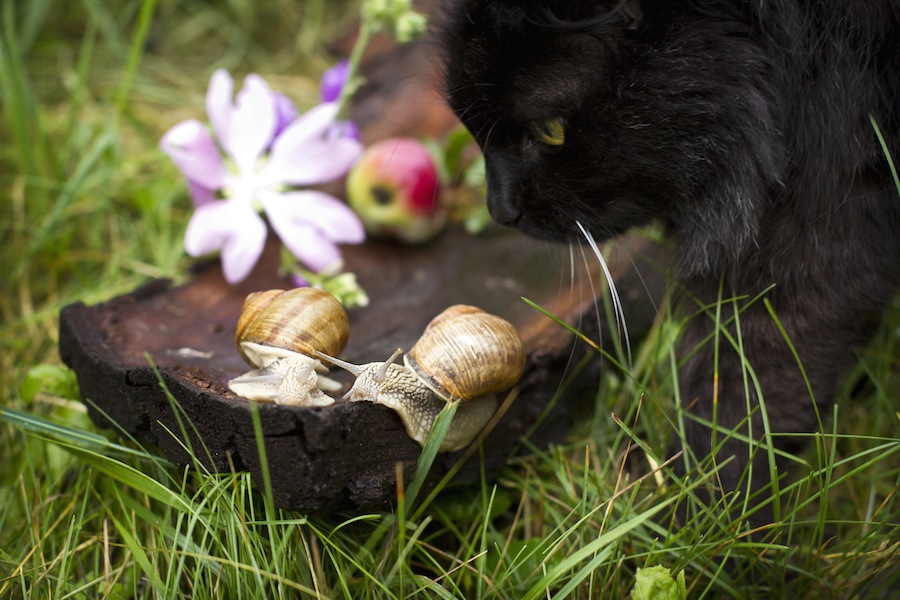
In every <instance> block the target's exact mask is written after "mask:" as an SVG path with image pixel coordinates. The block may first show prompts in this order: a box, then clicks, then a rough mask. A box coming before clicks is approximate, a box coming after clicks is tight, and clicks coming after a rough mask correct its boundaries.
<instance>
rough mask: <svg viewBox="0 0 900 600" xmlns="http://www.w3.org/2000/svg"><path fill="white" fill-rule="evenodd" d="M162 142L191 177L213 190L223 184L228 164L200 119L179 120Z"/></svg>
mask: <svg viewBox="0 0 900 600" xmlns="http://www.w3.org/2000/svg"><path fill="white" fill-rule="evenodd" d="M159 145H160V147H161V148H162V150H163V152H165V153H166V154H168V155H169V157H171V159H172V161H173V162H174V163H175V165H176V166H177V167H178V169H179V170H180V171H181V172H182V173H183V174H184V176H185V177H187V179H188V180H189V181H191V182H194V183H197V184H200V185H201V186H203V187H205V188H207V189H211V190H216V189H219V188H221V187H222V184H223V182H224V180H225V174H226V173H227V171H226V168H225V164H224V163H223V162H222V156H221V155H220V154H219V149H218V148H217V147H216V143H215V141H213V138H212V136H211V135H210V134H209V131H208V130H207V129H206V127H205V126H204V125H203V124H202V123H200V121H197V120H194V119H191V120H188V121H182V122H181V123H178V124H177V125H175V126H174V127H172V128H171V129H169V131H167V132H166V133H165V135H163V137H162V140H160V143H159Z"/></svg>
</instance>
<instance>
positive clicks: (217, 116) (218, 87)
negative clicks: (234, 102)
mask: <svg viewBox="0 0 900 600" xmlns="http://www.w3.org/2000/svg"><path fill="white" fill-rule="evenodd" d="M233 94H234V82H233V81H232V80H231V75H229V74H228V71H226V70H225V69H218V70H217V71H216V72H215V73H213V74H212V77H211V78H210V80H209V88H207V90H206V114H207V115H209V122H210V123H212V127H213V133H215V134H216V138H217V139H218V140H219V142H220V143H222V142H223V141H224V140H227V139H228V129H229V123H230V121H231V110H232V107H231V97H232V95H233Z"/></svg>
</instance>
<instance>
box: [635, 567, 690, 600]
mask: <svg viewBox="0 0 900 600" xmlns="http://www.w3.org/2000/svg"><path fill="white" fill-rule="evenodd" d="M685 598H687V586H686V585H685V583H684V571H680V572H679V573H678V576H677V577H672V571H670V570H669V569H667V568H666V567H663V566H662V565H656V566H655V567H644V568H640V567H638V570H637V574H635V576H634V588H633V589H632V590H631V600H684V599H685Z"/></svg>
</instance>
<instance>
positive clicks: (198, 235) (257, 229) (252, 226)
mask: <svg viewBox="0 0 900 600" xmlns="http://www.w3.org/2000/svg"><path fill="white" fill-rule="evenodd" d="M265 241H266V224H265V222H263V220H262V219H261V218H260V217H259V215H257V214H256V213H255V212H253V211H252V210H250V209H248V208H247V206H246V205H241V204H238V203H235V202H227V201H219V202H212V203H210V204H205V205H203V206H201V207H200V208H198V209H197V210H196V211H194V215H193V216H192V217H191V220H190V222H189V223H188V227H187V231H186V232H185V235H184V248H185V250H186V251H187V253H188V254H189V255H191V256H202V255H204V254H209V253H210V252H214V251H216V250H219V251H220V252H221V258H222V274H223V275H224V276H225V281H227V282H228V283H231V284H234V283H238V282H240V281H242V280H243V279H245V278H246V277H247V275H249V274H250V271H252V270H253V267H254V265H255V264H256V261H257V260H259V256H260V255H261V254H262V251H263V247H264V246H265Z"/></svg>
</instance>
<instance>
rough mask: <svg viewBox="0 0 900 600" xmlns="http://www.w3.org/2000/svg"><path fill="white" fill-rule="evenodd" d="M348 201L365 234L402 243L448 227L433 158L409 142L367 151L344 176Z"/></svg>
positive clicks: (397, 139)
mask: <svg viewBox="0 0 900 600" xmlns="http://www.w3.org/2000/svg"><path fill="white" fill-rule="evenodd" d="M347 200H348V202H349V203H350V207H351V208H353V210H354V211H356V214H357V215H358V216H359V218H360V219H361V220H362V222H363V225H365V227H366V231H368V232H369V233H370V234H372V235H373V236H376V237H385V238H390V239H395V240H398V241H401V242H405V243H407V244H420V243H423V242H427V241H428V240H431V239H433V238H434V237H436V236H437V235H438V234H439V233H440V232H441V231H442V230H443V228H444V225H445V224H446V222H447V215H446V210H445V209H444V207H443V206H442V205H441V202H440V182H439V180H438V171H437V167H436V166H435V164H434V159H433V158H432V156H431V154H430V153H429V152H428V149H427V148H425V146H424V145H423V144H422V143H420V142H419V141H418V140H415V139H413V138H408V137H395V138H388V139H385V140H381V141H380V142H377V143H375V144H372V145H371V146H369V147H368V148H366V150H365V151H364V152H363V154H362V156H361V157H360V159H359V160H358V161H357V163H356V164H355V165H354V166H353V168H352V169H351V170H350V174H349V176H348V177H347Z"/></svg>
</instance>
